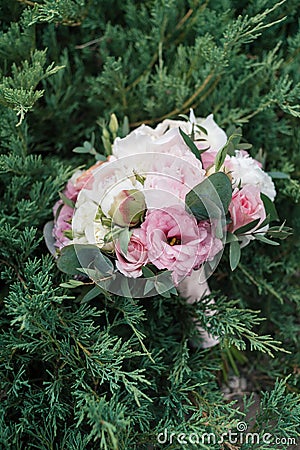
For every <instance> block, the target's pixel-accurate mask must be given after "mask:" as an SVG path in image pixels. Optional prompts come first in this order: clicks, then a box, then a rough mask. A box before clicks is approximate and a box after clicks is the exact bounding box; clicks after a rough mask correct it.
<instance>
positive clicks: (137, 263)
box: [115, 228, 148, 278]
mask: <svg viewBox="0 0 300 450" xmlns="http://www.w3.org/2000/svg"><path fill="white" fill-rule="evenodd" d="M115 251H116V256H117V262H116V266H117V269H118V270H119V271H120V272H121V273H122V274H123V275H125V276H126V277H130V278H137V277H140V276H141V275H142V266H144V265H145V264H147V262H148V252H147V246H146V235H145V232H144V230H142V229H141V228H136V229H135V230H134V232H133V234H132V235H131V238H130V241H129V245H128V250H127V253H126V255H125V254H124V253H123V252H122V250H121V248H120V243H119V241H117V242H116V246H115Z"/></svg>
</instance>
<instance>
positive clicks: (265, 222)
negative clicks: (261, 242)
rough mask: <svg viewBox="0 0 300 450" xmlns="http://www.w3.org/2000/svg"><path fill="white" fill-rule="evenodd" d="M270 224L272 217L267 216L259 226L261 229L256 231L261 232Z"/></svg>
mask: <svg viewBox="0 0 300 450" xmlns="http://www.w3.org/2000/svg"><path fill="white" fill-rule="evenodd" d="M269 223H270V216H269V215H267V217H266V218H265V220H264V221H263V222H262V223H261V224H260V225H259V227H258V228H257V230H255V231H259V230H261V229H262V228H263V227H265V226H266V225H269Z"/></svg>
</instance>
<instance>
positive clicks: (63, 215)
mask: <svg viewBox="0 0 300 450" xmlns="http://www.w3.org/2000/svg"><path fill="white" fill-rule="evenodd" d="M59 208H60V210H59V214H58V217H57V219H56V220H55V221H54V227H53V236H54V237H55V239H56V242H55V244H54V245H55V247H58V248H59V249H61V248H62V247H64V246H65V245H67V244H68V242H69V238H67V237H66V236H65V234H64V231H67V230H71V220H72V217H73V213H74V209H73V208H71V207H70V206H68V205H65V204H64V203H63V201H62V200H59V201H58V202H56V203H55V205H54V208H53V214H54V217H55V216H56V214H57V211H58V209H59Z"/></svg>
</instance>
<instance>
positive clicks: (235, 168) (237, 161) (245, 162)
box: [226, 151, 276, 201]
mask: <svg viewBox="0 0 300 450" xmlns="http://www.w3.org/2000/svg"><path fill="white" fill-rule="evenodd" d="M226 167H227V168H228V169H229V170H230V172H231V176H232V179H233V186H234V187H237V186H239V185H240V186H242V187H243V186H245V185H247V184H250V185H253V186H258V187H259V189H260V191H261V192H262V193H263V194H265V195H267V196H268V197H269V198H270V199H271V200H272V201H274V199H275V196H276V190H275V186H274V183H273V181H272V178H271V177H270V176H269V175H268V174H267V173H266V172H264V171H263V170H262V169H261V167H260V166H259V163H258V162H257V161H256V160H255V159H253V158H251V156H249V155H245V154H243V152H240V151H236V156H232V157H231V158H230V160H229V161H228V162H226Z"/></svg>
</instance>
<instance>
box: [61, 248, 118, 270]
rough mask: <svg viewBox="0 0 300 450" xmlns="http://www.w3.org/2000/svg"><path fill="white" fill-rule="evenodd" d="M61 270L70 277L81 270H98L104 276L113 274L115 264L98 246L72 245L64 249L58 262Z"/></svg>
mask: <svg viewBox="0 0 300 450" xmlns="http://www.w3.org/2000/svg"><path fill="white" fill-rule="evenodd" d="M57 266H58V268H59V270H61V271H62V272H64V273H68V274H69V275H76V274H78V273H81V269H82V268H83V269H87V268H88V269H90V270H91V269H94V268H95V269H97V271H99V272H100V273H101V274H102V275H103V276H106V275H108V274H112V273H113V270H114V268H113V264H112V262H111V261H110V260H109V258H107V257H106V256H105V255H104V254H103V253H102V252H101V250H100V249H99V248H98V247H97V246H96V245H91V244H86V245H85V244H71V245H67V246H65V247H63V248H62V250H61V253H60V256H59V258H58V260H57Z"/></svg>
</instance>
